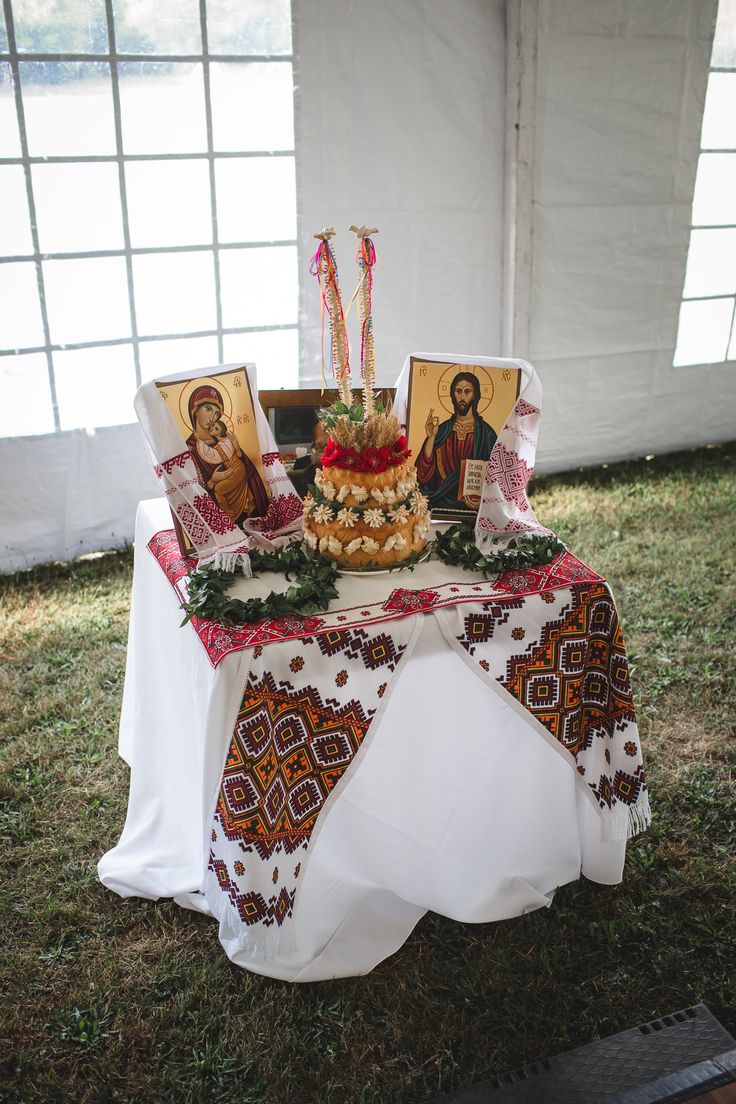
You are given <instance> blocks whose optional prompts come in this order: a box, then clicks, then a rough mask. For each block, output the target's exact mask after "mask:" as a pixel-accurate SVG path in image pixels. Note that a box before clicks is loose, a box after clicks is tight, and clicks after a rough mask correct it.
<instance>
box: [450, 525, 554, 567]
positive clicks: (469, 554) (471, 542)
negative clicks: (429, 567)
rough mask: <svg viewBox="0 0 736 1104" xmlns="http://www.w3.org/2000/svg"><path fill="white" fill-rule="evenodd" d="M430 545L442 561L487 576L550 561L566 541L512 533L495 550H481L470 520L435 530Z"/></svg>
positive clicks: (537, 534)
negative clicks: (509, 538)
mask: <svg viewBox="0 0 736 1104" xmlns="http://www.w3.org/2000/svg"><path fill="white" fill-rule="evenodd" d="M432 548H433V552H434V554H435V555H436V556H437V557H438V558H439V559H440V560H442V562H443V563H447V564H457V565H458V566H459V567H464V568H465V570H466V571H480V573H481V574H482V575H483V576H484V578H486V579H488V578H489V577H490V576H492V575H500V574H502V573H503V572H504V571H511V570H512V569H513V568H515V567H521V568H524V567H531V566H532V565H534V564H545V563H549V562H550V561H551V560H553V559H554V557H555V556H556V555H557V553H558V552H564V551H565V545H564V544H563V543H562V541H560V540H558V539H557V537H555V536H552V535H550V536H543V535H542V534H539V533H535V534H532V535H531V536H526V537H512V539H511V540H510V541H509V542H508V544H507V545H506V546H505V547H504V548H499V549H498V551H497V552H491V553H485V552H481V550H480V549H479V548H478V545H477V544H476V543H475V527H474V526H473V525H472V524H470V523H469V522H458V524H457V525H452V526H451V527H450V528H449V529H447V530H446V531H445V532H444V533H438V534H437V536H436V538H435V541H434V544H433V546H432Z"/></svg>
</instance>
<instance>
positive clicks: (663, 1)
mask: <svg viewBox="0 0 736 1104" xmlns="http://www.w3.org/2000/svg"><path fill="white" fill-rule="evenodd" d="M716 8H717V4H716V0H689V2H687V0H681V2H679V3H670V2H669V0H651V2H649V3H646V4H642V3H641V2H640V0H596V2H594V3H593V2H590V0H520V2H519V3H518V4H514V5H513V6H512V13H513V17H514V19H515V22H516V26H515V32H516V33H515V34H510V41H511V43H512V51H513V52H512V54H511V57H510V61H511V68H512V73H513V74H514V80H513V81H512V93H513V94H515V95H516V98H517V104H518V121H519V123H520V129H519V131H518V132H517V133H518V139H517V142H516V148H515V154H516V164H515V166H514V168H515V172H516V185H517V189H518V199H519V205H518V209H517V223H516V231H517V233H516V240H515V242H514V243H513V248H512V250H511V251H510V256H511V258H512V261H513V275H512V273H509V275H510V282H511V284H512V286H513V289H514V311H513V313H512V315H511V321H510V324H509V325H508V326H507V335H506V340H507V344H508V346H509V347H511V346H513V351H514V353H515V355H517V356H527V357H528V358H529V359H530V360H531V361H532V362H533V363H534V365H535V367H536V368H537V370H538V372H539V375H540V377H541V379H542V385H543V388H544V417H543V419H542V426H541V433H540V447H539V452H538V461H539V463H538V470H542V471H550V470H556V469H565V468H570V467H572V466H574V465H581V464H589V463H595V462H600V461H604V460H605V461H610V460H616V459H622V458H626V457H633V456H642V455H644V454H646V453H649V452H656V451H667V450H673V449H678V448H684V447H687V446H691V445H699V444H705V443H710V442H716V441H719V440H726V439H729V438H732V437H733V436H734V432H735V431H736V366H735V365H734V364H732V363H731V364H720V365H703V366H697V367H681V368H673V366H672V360H673V354H674V350H675V344H676V336H677V324H678V315H679V305H680V297H681V294H682V288H683V283H684V278H685V266H686V260H687V250H688V241H689V226H690V218H691V204H692V194H693V187H694V181H695V172H696V167H697V159H698V150H699V143H700V126H701V119H702V113H703V103H704V98H705V90H706V84H707V74H708V65H709V59H710V51H711V44H712V38H713V25H714V21H715V15H716ZM509 351H510V348H509Z"/></svg>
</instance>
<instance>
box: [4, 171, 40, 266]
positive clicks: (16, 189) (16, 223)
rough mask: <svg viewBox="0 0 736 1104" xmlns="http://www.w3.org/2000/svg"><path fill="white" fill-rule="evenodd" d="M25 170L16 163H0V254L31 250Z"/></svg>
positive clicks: (13, 253) (10, 254) (31, 239)
mask: <svg viewBox="0 0 736 1104" xmlns="http://www.w3.org/2000/svg"><path fill="white" fill-rule="evenodd" d="M32 252H33V238H32V237H31V219H30V216H29V214H28V197H27V195H26V174H25V173H24V171H23V169H22V167H21V166H20V165H3V166H2V167H0V254H2V255H3V256H5V257H12V256H14V255H15V254H18V253H32Z"/></svg>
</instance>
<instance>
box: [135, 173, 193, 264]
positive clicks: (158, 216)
mask: <svg viewBox="0 0 736 1104" xmlns="http://www.w3.org/2000/svg"><path fill="white" fill-rule="evenodd" d="M125 181H126V187H127V194H128V221H129V223H130V240H131V244H132V245H133V247H134V248H135V247H137V248H143V247H145V246H155V245H200V244H202V245H203V244H206V243H208V242H211V241H212V203H211V200H210V178H209V166H208V164H207V162H206V161H205V160H201V161H200V160H198V161H133V162H128V164H127V165H126V166H125Z"/></svg>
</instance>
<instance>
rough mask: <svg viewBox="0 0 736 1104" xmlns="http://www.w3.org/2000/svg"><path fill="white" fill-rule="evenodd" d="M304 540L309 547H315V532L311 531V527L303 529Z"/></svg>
mask: <svg viewBox="0 0 736 1104" xmlns="http://www.w3.org/2000/svg"><path fill="white" fill-rule="evenodd" d="M304 540H305V541H306V543H307V544H308V545H309V547H310V548H316V547H317V534H316V533H313V532H312V530H311V529H305V530H304Z"/></svg>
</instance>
